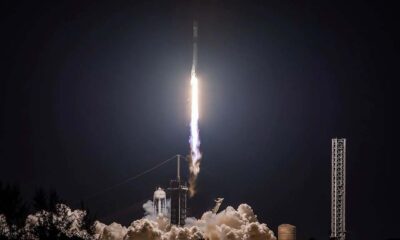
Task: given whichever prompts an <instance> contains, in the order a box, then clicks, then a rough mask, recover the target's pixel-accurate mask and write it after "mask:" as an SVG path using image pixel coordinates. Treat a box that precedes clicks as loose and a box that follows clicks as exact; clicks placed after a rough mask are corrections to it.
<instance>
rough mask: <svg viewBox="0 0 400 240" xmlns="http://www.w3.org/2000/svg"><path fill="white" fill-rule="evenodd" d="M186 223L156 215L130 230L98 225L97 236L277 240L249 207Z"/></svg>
mask: <svg viewBox="0 0 400 240" xmlns="http://www.w3.org/2000/svg"><path fill="white" fill-rule="evenodd" d="M143 207H144V209H145V211H146V206H143ZM146 214H147V213H146ZM185 222H186V225H185V226H184V227H178V226H171V225H170V224H169V218H168V217H167V216H161V217H160V216H152V215H146V216H145V217H144V218H142V219H139V220H136V221H133V222H132V223H131V225H130V226H128V227H124V226H121V225H120V224H117V223H112V224H110V225H105V224H103V223H100V222H98V221H97V222H96V223H95V233H96V234H95V236H97V238H98V239H99V240H138V239H139V240H183V239H185V240H201V239H208V240H276V237H275V235H274V233H273V232H272V231H271V230H270V229H269V227H268V226H267V225H266V224H265V223H260V222H259V221H258V220H257V216H256V215H255V214H254V212H253V209H252V208H251V207H250V206H249V205H247V204H240V205H239V207H238V208H237V209H235V208H233V207H227V208H226V209H225V210H223V211H221V212H219V213H217V214H215V213H212V212H211V211H208V212H205V213H204V214H203V215H202V217H201V218H200V219H196V218H187V219H186V221H185Z"/></svg>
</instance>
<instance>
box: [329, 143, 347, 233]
mask: <svg viewBox="0 0 400 240" xmlns="http://www.w3.org/2000/svg"><path fill="white" fill-rule="evenodd" d="M331 171H332V183H331V191H332V192H331V239H335V240H345V238H346V228H345V223H346V222H345V219H346V218H345V217H346V214H345V213H346V212H345V210H346V139H345V138H333V139H332V169H331Z"/></svg>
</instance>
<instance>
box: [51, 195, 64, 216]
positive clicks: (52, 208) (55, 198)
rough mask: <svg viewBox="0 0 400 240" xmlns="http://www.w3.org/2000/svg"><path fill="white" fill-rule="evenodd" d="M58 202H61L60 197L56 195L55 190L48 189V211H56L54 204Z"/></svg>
mask: <svg viewBox="0 0 400 240" xmlns="http://www.w3.org/2000/svg"><path fill="white" fill-rule="evenodd" d="M59 203H63V201H61V199H60V197H59V196H58V194H57V192H56V191H55V190H50V193H49V211H50V212H55V211H56V205H57V204H59Z"/></svg>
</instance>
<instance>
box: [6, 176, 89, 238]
mask: <svg viewBox="0 0 400 240" xmlns="http://www.w3.org/2000/svg"><path fill="white" fill-rule="evenodd" d="M60 204H65V201H63V200H62V199H61V198H60V197H59V195H58V194H57V192H56V191H55V190H50V191H48V192H46V191H45V190H44V189H42V188H39V189H37V190H36V192H35V194H34V197H33V200H32V201H30V202H28V201H25V200H24V199H23V198H22V195H21V191H20V188H19V187H18V185H10V184H6V185H4V184H3V183H2V182H0V217H2V216H4V217H5V222H6V223H5V224H4V223H3V224H2V223H1V218H0V240H3V239H24V238H26V236H27V235H29V236H30V237H29V238H28V239H30V238H32V239H44V240H47V239H75V240H76V239H90V238H88V236H91V235H92V234H93V223H94V220H95V217H94V216H92V215H91V214H90V211H89V209H88V208H87V207H86V206H85V204H84V203H83V202H81V206H80V209H81V210H84V211H86V215H85V216H84V217H83V218H82V224H81V228H80V229H82V230H86V232H87V233H88V235H87V236H86V237H78V236H67V234H66V233H65V232H63V231H61V230H60V225H61V226H62V228H63V229H69V228H70V227H71V225H72V221H64V222H61V223H60V222H57V221H55V218H54V215H57V216H60V214H61V216H68V214H69V212H68V211H70V209H69V208H68V207H66V205H64V206H65V207H63V206H61V205H60ZM29 214H39V215H40V216H41V218H40V221H39V222H40V224H37V226H34V227H33V230H32V229H30V230H29V233H27V232H26V231H27V230H26V227H25V226H26V221H27V217H28V215H29ZM3 219H4V218H3Z"/></svg>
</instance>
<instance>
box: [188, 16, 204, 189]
mask: <svg viewBox="0 0 400 240" xmlns="http://www.w3.org/2000/svg"><path fill="white" fill-rule="evenodd" d="M197 36H198V34H197V22H196V21H194V22H193V63H192V71H191V79H190V86H191V120H190V139H189V143H190V164H189V170H190V178H189V196H191V197H192V196H193V195H194V194H195V193H196V179H197V176H198V174H199V172H200V159H201V153H200V135H199V124H198V122H199V83H198V79H197V76H196V67H197Z"/></svg>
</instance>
